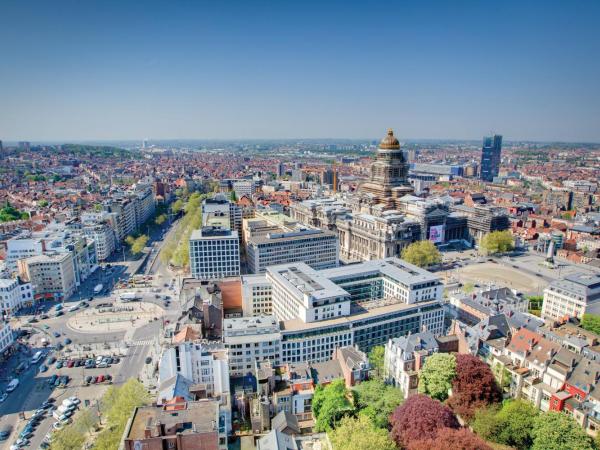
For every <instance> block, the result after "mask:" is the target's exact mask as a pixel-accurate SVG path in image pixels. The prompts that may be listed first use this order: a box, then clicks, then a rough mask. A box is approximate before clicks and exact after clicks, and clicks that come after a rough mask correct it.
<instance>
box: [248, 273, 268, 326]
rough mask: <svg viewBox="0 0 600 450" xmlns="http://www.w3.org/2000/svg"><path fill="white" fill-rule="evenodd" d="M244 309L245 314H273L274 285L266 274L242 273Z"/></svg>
mask: <svg viewBox="0 0 600 450" xmlns="http://www.w3.org/2000/svg"><path fill="white" fill-rule="evenodd" d="M241 283H242V311H243V314H244V316H261V315H267V316H268V315H271V314H273V301H272V297H273V285H272V284H271V282H269V281H268V280H267V277H266V275H265V274H264V273H263V274H257V275H242V277H241Z"/></svg>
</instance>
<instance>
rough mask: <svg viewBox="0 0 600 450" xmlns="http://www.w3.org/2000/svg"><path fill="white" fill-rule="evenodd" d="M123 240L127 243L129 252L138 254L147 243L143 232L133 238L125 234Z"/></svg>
mask: <svg viewBox="0 0 600 450" xmlns="http://www.w3.org/2000/svg"><path fill="white" fill-rule="evenodd" d="M130 238H131V239H130ZM125 241H126V242H127V243H128V244H129V246H130V250H131V253H133V254H134V255H138V254H140V253H142V250H144V247H146V244H147V243H148V236H146V235H145V234H142V235H141V236H139V237H137V238H133V236H127V239H126V240H125Z"/></svg>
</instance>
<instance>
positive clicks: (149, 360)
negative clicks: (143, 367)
mask: <svg viewBox="0 0 600 450" xmlns="http://www.w3.org/2000/svg"><path fill="white" fill-rule="evenodd" d="M150 363H152V358H150V357H149V356H148V357H146V364H150Z"/></svg>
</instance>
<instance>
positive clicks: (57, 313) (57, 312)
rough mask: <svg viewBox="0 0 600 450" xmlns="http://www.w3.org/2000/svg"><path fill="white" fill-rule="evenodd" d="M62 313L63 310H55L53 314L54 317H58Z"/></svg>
mask: <svg viewBox="0 0 600 450" xmlns="http://www.w3.org/2000/svg"><path fill="white" fill-rule="evenodd" d="M63 314H64V312H62V311H56V314H54V317H60V316H62V315H63Z"/></svg>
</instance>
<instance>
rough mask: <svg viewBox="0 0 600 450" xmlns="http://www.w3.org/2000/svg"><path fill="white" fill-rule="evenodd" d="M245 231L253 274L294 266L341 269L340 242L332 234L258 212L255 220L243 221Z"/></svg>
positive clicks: (279, 216)
mask: <svg viewBox="0 0 600 450" xmlns="http://www.w3.org/2000/svg"><path fill="white" fill-rule="evenodd" d="M242 228H243V239H242V240H243V242H244V245H245V250H246V260H247V262H248V270H249V272H251V273H263V272H264V271H265V270H266V268H267V267H268V266H273V265H278V264H287V263H291V262H304V263H306V264H308V265H309V266H311V267H313V268H315V269H326V268H330V267H336V266H337V265H338V261H339V250H338V239H337V235H336V234H335V233H333V232H330V231H327V230H321V229H319V228H314V227H307V226H303V225H300V224H298V222H296V221H295V220H294V219H292V218H290V217H289V216H286V215H283V214H281V213H278V212H276V211H273V210H268V211H260V212H259V211H256V214H255V217H254V218H252V219H244V222H243V227H242Z"/></svg>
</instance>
